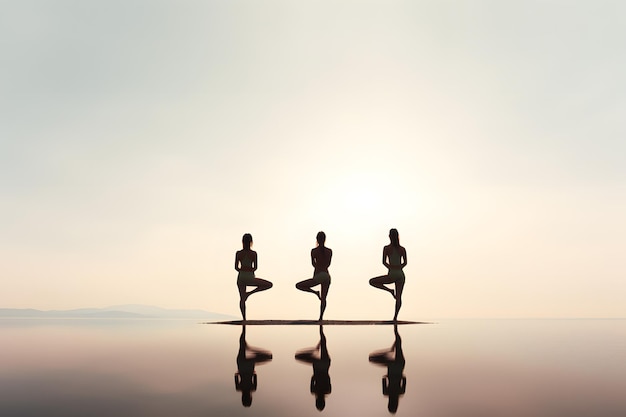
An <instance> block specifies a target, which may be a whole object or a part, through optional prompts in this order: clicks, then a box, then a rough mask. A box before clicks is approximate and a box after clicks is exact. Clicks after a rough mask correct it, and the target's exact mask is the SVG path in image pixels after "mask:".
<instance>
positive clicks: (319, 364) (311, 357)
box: [296, 326, 332, 411]
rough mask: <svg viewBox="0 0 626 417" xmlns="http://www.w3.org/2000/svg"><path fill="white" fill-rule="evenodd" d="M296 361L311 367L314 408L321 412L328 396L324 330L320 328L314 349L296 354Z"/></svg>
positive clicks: (329, 386)
mask: <svg viewBox="0 0 626 417" xmlns="http://www.w3.org/2000/svg"><path fill="white" fill-rule="evenodd" d="M296 360H298V361H300V362H305V363H310V364H312V365H313V376H312V377H311V386H310V389H311V394H315V407H316V408H317V409H318V410H320V411H321V410H323V409H324V407H326V394H330V391H331V388H332V387H331V384H330V375H328V370H329V369H330V356H329V355H328V349H327V347H326V336H324V329H323V327H322V326H320V341H319V343H318V344H317V346H316V347H314V348H309V349H303V350H300V351H298V352H297V353H296Z"/></svg>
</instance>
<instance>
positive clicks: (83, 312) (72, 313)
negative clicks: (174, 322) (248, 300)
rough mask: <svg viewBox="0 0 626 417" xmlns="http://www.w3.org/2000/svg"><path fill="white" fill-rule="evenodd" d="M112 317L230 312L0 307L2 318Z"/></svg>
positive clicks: (126, 307) (195, 316)
mask: <svg viewBox="0 0 626 417" xmlns="http://www.w3.org/2000/svg"><path fill="white" fill-rule="evenodd" d="M9 317H12V318H111V319H211V320H213V319H229V318H235V317H234V316H230V315H228V314H221V313H213V312H210V311H205V310H183V309H167V308H161V307H155V306H147V305H140V304H127V305H118V306H112V307H105V308H78V309H73V310H36V309H32V308H0V318H9Z"/></svg>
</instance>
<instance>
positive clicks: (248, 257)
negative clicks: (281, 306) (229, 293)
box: [235, 233, 273, 320]
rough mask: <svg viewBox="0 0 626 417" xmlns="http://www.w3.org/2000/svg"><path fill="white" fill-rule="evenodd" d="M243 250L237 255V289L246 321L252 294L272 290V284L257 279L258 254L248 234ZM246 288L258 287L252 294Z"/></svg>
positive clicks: (244, 240) (244, 239)
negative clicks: (247, 307) (255, 274)
mask: <svg viewBox="0 0 626 417" xmlns="http://www.w3.org/2000/svg"><path fill="white" fill-rule="evenodd" d="M241 243H242V244H243V249H242V250H240V251H237V253H236V254H235V269H236V270H237V272H239V274H238V275H237V287H238V288H239V309H240V310H241V315H242V317H243V319H244V320H245V319H246V300H247V299H248V297H249V296H250V295H251V294H254V293H255V292H259V291H265V290H269V289H270V288H272V285H273V284H272V283H271V282H269V281H268V280H265V279H261V278H256V277H255V276H254V271H256V269H257V257H256V252H255V251H253V250H252V249H251V248H252V235H251V234H250V233H246V234H245V235H243V238H242V239H241ZM246 287H256V288H255V289H253V290H252V291H250V292H246Z"/></svg>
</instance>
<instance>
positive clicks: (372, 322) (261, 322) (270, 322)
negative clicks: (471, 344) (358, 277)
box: [203, 320, 428, 326]
mask: <svg viewBox="0 0 626 417" xmlns="http://www.w3.org/2000/svg"><path fill="white" fill-rule="evenodd" d="M203 324H231V325H235V326H241V325H243V324H245V325H247V326H277V325H279V326H293V325H317V326H322V325H324V326H327V325H331V326H332V325H344V326H359V325H385V324H386V325H389V324H428V323H427V322H423V321H404V320H400V321H393V320H322V321H319V320H245V321H244V320H231V321H212V322H205V323H203Z"/></svg>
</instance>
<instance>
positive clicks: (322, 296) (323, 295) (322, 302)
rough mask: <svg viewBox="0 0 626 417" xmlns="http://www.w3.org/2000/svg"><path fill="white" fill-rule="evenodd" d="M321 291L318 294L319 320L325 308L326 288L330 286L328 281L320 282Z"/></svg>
mask: <svg viewBox="0 0 626 417" xmlns="http://www.w3.org/2000/svg"><path fill="white" fill-rule="evenodd" d="M320 285H321V286H322V292H321V294H320V321H322V320H323V316H324V311H325V310H326V296H327V295H328V289H329V288H330V282H322V283H321V284H320Z"/></svg>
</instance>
